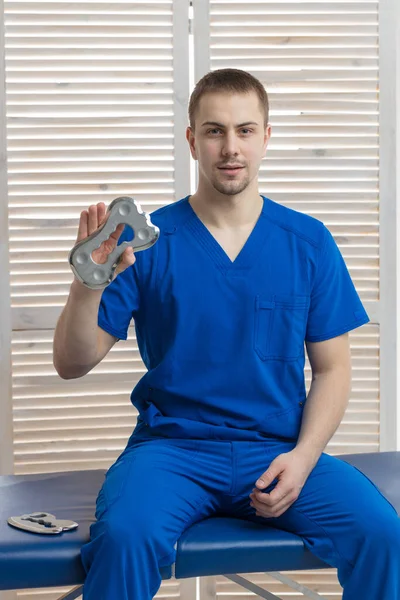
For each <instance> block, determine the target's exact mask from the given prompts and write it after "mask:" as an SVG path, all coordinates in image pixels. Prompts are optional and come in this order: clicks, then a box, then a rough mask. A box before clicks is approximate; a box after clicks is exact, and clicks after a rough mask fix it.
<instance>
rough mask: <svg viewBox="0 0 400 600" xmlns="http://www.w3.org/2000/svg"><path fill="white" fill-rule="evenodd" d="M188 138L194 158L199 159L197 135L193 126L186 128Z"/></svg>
mask: <svg viewBox="0 0 400 600" xmlns="http://www.w3.org/2000/svg"><path fill="white" fill-rule="evenodd" d="M186 139H187V141H188V143H189V148H190V153H191V155H192V158H193V159H194V160H197V156H196V145H195V136H194V131H193V129H192V128H191V127H187V128H186Z"/></svg>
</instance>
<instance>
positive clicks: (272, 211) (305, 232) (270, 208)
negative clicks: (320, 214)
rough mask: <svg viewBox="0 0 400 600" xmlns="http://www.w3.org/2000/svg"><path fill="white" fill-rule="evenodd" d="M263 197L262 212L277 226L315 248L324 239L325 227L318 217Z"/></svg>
mask: <svg viewBox="0 0 400 600" xmlns="http://www.w3.org/2000/svg"><path fill="white" fill-rule="evenodd" d="M264 198H265V202H264V211H263V212H264V214H265V215H266V216H267V218H268V219H269V220H270V221H273V222H274V223H275V225H276V226H277V227H280V228H281V229H282V230H285V231H289V232H291V233H292V234H293V235H295V236H297V237H299V238H301V239H303V240H304V241H305V242H308V243H309V244H311V245H312V246H315V247H316V248H320V247H321V246H322V245H323V243H324V239H325V235H326V227H325V225H324V223H323V222H322V221H320V220H319V219H317V218H315V217H312V216H311V215H308V214H307V213H303V212H300V211H299V210H295V209H293V208H289V207H288V206H284V205H283V204H279V203H278V202H275V201H274V200H271V199H269V198H266V197H265V196H264Z"/></svg>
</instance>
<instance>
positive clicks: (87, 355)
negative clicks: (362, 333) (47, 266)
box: [53, 281, 102, 378]
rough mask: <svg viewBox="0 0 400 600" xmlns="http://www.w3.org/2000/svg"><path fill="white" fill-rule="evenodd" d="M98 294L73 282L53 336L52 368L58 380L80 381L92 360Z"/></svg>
mask: <svg viewBox="0 0 400 600" xmlns="http://www.w3.org/2000/svg"><path fill="white" fill-rule="evenodd" d="M101 295H102V290H100V291H98V290H96V291H94V290H90V289H88V288H85V287H84V286H83V285H82V284H80V283H79V282H77V281H74V282H73V283H72V285H71V290H70V295H69V298H68V300H67V304H66V306H65V308H64V310H63V312H62V314H61V316H60V319H59V321H58V323H57V326H56V330H55V333H54V353H53V355H54V366H55V368H56V369H57V371H58V373H59V374H60V375H61V376H62V377H66V378H68V377H70V376H72V377H80V376H81V375H84V374H85V373H86V371H87V370H88V367H89V368H90V366H91V365H92V363H93V362H94V361H95V360H96V355H97V336H98V327H97V315H98V310H99V304H100V299H101Z"/></svg>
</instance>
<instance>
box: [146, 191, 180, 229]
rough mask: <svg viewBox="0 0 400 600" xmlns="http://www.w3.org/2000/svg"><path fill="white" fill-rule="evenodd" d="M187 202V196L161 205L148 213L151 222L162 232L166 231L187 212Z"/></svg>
mask: <svg viewBox="0 0 400 600" xmlns="http://www.w3.org/2000/svg"><path fill="white" fill-rule="evenodd" d="M187 204H188V196H186V197H185V198H181V199H180V200H177V201H175V202H171V203H170V204H167V205H165V206H162V207H161V208H158V209H157V210H155V211H153V212H152V213H151V214H150V219H151V222H152V223H153V224H154V225H157V227H159V228H160V230H161V231H162V232H163V231H166V232H168V231H169V229H173V228H174V226H175V225H176V224H178V223H179V222H180V221H181V220H182V218H184V216H185V215H186V214H187Z"/></svg>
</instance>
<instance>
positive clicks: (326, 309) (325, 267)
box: [305, 227, 369, 342]
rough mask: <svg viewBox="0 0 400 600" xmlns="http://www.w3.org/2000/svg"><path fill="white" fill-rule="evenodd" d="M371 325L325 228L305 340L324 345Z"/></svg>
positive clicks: (331, 237) (342, 261)
mask: <svg viewBox="0 0 400 600" xmlns="http://www.w3.org/2000/svg"><path fill="white" fill-rule="evenodd" d="M368 321H369V318H368V315H367V313H366V311H365V309H364V307H363V305H362V302H361V300H360V298H359V296H358V294H357V291H356V289H355V287H354V284H353V282H352V279H351V277H350V274H349V272H348V269H347V266H346V263H345V262H344V260H343V257H342V255H341V253H340V250H339V248H338V247H337V245H336V242H335V240H334V239H333V236H332V235H331V233H330V232H329V230H328V229H327V228H326V227H324V241H323V244H322V249H321V254H320V258H319V264H318V266H317V272H316V277H315V281H314V283H313V286H312V290H311V299H310V310H309V314H308V321H307V330H306V338H305V339H306V341H309V342H321V341H323V340H328V339H330V338H333V337H336V336H338V335H342V334H343V333H346V332H347V331H351V330H352V329H356V328H357V327H360V326H361V325H364V324H365V323H368Z"/></svg>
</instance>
